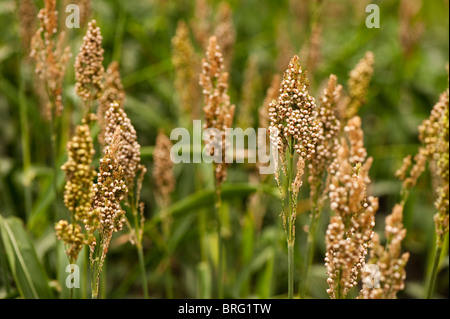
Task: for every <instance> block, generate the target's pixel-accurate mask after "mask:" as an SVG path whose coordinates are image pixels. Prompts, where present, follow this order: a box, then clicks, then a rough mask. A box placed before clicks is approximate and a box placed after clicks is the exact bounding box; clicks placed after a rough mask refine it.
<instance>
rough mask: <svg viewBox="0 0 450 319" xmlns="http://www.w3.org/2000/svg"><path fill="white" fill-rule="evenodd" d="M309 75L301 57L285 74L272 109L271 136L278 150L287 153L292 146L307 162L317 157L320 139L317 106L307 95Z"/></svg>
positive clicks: (271, 106) (270, 115) (292, 63)
mask: <svg viewBox="0 0 450 319" xmlns="http://www.w3.org/2000/svg"><path fill="white" fill-rule="evenodd" d="M307 88H308V83H307V79H306V74H305V72H303V70H302V68H301V66H300V64H299V61H298V56H294V57H293V58H292V60H291V62H290V63H289V66H288V68H287V70H286V72H285V73H284V77H283V81H282V82H281V86H280V96H279V98H278V100H277V101H272V102H271V104H270V109H269V118H270V126H269V132H270V133H271V135H272V134H273V133H275V134H274V135H275V137H274V138H273V139H272V143H274V144H275V145H276V146H277V148H278V150H279V151H281V150H286V149H287V147H288V146H289V145H291V147H293V149H294V150H295V151H296V152H297V153H298V154H299V155H300V156H301V157H302V158H304V159H305V160H310V159H311V157H312V154H314V153H315V151H316V150H315V145H316V143H317V141H318V139H319V129H320V127H319V124H318V121H317V111H316V108H317V107H316V102H315V100H314V98H313V97H312V96H311V95H309V93H308V89H307ZM276 133H278V134H276Z"/></svg>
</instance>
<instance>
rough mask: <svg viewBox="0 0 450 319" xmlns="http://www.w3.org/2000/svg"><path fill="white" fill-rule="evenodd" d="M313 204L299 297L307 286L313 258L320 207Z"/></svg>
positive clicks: (302, 295)
mask: <svg viewBox="0 0 450 319" xmlns="http://www.w3.org/2000/svg"><path fill="white" fill-rule="evenodd" d="M316 207H317V206H315V207H314V208H313V209H312V214H311V224H310V226H309V232H308V237H307V239H306V248H305V265H304V269H303V275H302V278H301V284H300V285H301V288H300V297H301V298H304V297H305V293H306V290H307V287H308V279H309V273H310V271H311V266H312V263H313V260H314V247H315V242H316V229H317V223H318V221H319V218H320V209H318V208H316Z"/></svg>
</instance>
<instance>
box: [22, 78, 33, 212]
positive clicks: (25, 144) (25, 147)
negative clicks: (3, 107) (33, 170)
mask: <svg viewBox="0 0 450 319" xmlns="http://www.w3.org/2000/svg"><path fill="white" fill-rule="evenodd" d="M22 73H23V71H22V70H19V74H20V80H19V108H20V137H21V143H22V161H23V176H24V177H23V186H24V198H25V216H27V217H28V216H29V215H30V213H31V206H32V203H31V200H32V198H31V189H30V183H31V178H30V167H31V160H30V137H29V135H28V132H29V129H28V119H27V102H26V97H25V83H24V76H23V74H22Z"/></svg>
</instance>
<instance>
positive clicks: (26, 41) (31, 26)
mask: <svg viewBox="0 0 450 319" xmlns="http://www.w3.org/2000/svg"><path fill="white" fill-rule="evenodd" d="M18 11H19V12H18V13H19V34H20V39H21V40H22V46H23V48H24V50H25V52H26V53H29V49H30V44H31V39H32V37H33V35H34V34H35V33H36V14H37V10H36V6H35V5H34V3H33V1H32V0H22V1H20V2H19V8H18Z"/></svg>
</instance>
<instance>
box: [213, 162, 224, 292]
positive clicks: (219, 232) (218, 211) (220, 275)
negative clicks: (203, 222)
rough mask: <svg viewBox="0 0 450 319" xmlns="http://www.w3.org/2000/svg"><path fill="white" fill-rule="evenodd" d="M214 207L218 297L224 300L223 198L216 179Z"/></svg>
mask: <svg viewBox="0 0 450 319" xmlns="http://www.w3.org/2000/svg"><path fill="white" fill-rule="evenodd" d="M214 171H215V165H214ZM214 190H215V191H214V202H215V204H214V207H215V210H216V217H217V238H218V240H217V243H218V247H217V248H218V249H217V251H218V253H219V260H218V265H217V278H218V284H217V297H218V298H219V299H223V286H224V283H223V281H224V280H223V260H222V257H223V256H222V255H223V238H222V214H221V208H222V196H221V187H220V185H219V184H218V183H217V180H216V179H214Z"/></svg>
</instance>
